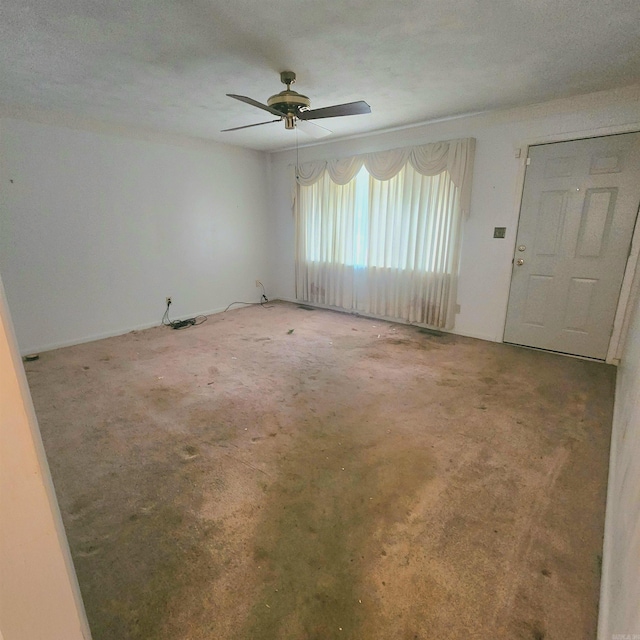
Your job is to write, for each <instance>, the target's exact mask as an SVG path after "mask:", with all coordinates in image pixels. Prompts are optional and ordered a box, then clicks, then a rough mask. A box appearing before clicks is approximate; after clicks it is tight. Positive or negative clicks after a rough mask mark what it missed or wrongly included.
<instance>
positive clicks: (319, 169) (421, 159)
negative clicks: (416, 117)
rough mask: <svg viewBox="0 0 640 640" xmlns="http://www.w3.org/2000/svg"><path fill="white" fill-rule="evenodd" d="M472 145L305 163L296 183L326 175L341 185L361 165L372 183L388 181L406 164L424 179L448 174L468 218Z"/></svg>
mask: <svg viewBox="0 0 640 640" xmlns="http://www.w3.org/2000/svg"><path fill="white" fill-rule="evenodd" d="M475 143H476V141H475V138H462V139H460V140H449V141H445V142H434V143H431V144H424V145H420V146H417V147H405V148H403V149H391V150H390V151H378V152H376V153H367V154H363V155H358V156H351V157H349V158H340V159H338V160H319V161H316V162H306V163H304V164H301V165H300V166H299V167H298V170H297V175H296V180H297V182H298V184H300V185H302V186H310V185H312V184H315V183H316V182H317V181H318V180H320V178H321V177H322V175H323V174H324V172H325V171H326V172H327V173H328V174H329V177H330V178H331V180H332V181H333V182H335V183H336V184H340V185H344V184H347V183H348V182H350V181H351V180H353V178H355V176H356V175H357V174H358V172H359V171H360V169H361V168H362V166H363V165H364V166H365V167H366V169H367V171H368V172H369V174H370V175H372V176H373V177H374V178H375V179H376V180H390V179H391V178H393V177H394V176H396V175H397V174H398V173H399V172H400V170H401V169H402V168H403V167H404V166H405V165H406V164H407V162H409V163H411V166H412V167H413V168H414V169H415V170H416V171H417V172H418V173H420V174H422V175H424V176H434V175H437V174H439V173H442V172H443V171H448V172H449V175H450V176H451V180H452V182H453V184H454V185H455V186H456V187H458V189H459V190H460V206H461V208H462V211H463V213H464V214H465V215H469V204H470V200H471V176H472V172H473V157H474V153H475V146H476V145H475Z"/></svg>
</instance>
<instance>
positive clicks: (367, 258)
mask: <svg viewBox="0 0 640 640" xmlns="http://www.w3.org/2000/svg"><path fill="white" fill-rule="evenodd" d="M463 142H467V141H463ZM444 144H453V143H439V145H428V146H427V149H428V151H427V153H426V155H425V153H424V149H425V148H424V147H423V148H417V149H419V150H420V151H421V153H422V154H423V155H416V158H417V159H415V161H414V156H413V155H412V154H414V153H415V150H400V151H399V152H398V151H396V152H387V153H389V154H393V155H388V156H383V157H382V160H381V157H380V156H381V154H376V155H375V156H374V157H373V159H372V160H371V162H367V160H369V159H370V157H365V158H357V157H356V158H352V159H347V160H344V161H336V163H342V164H336V165H334V166H333V167H331V166H329V165H326V166H319V167H318V166H313V167H311V168H310V169H309V170H308V171H307V177H306V179H305V176H304V173H305V172H304V171H302V172H301V173H302V174H303V178H302V180H300V179H299V185H298V194H297V200H296V205H297V206H296V220H297V225H296V229H297V231H296V244H297V251H296V272H297V278H296V285H297V293H296V295H297V297H298V299H300V300H304V301H307V302H315V303H319V304H325V305H331V306H336V307H341V308H343V309H348V310H356V311H361V312H364V313H370V314H373V315H379V316H384V317H389V318H396V319H402V320H406V321H409V322H420V323H424V324H428V325H432V326H438V327H450V326H451V324H452V319H453V315H454V313H453V307H454V306H455V290H456V283H457V275H458V262H459V249H460V236H461V221H462V207H461V192H462V189H461V188H460V186H458V185H457V184H456V181H454V179H453V175H452V174H454V175H457V174H456V171H455V170H453V171H449V170H448V168H452V167H451V166H450V165H451V164H452V163H451V162H449V158H448V154H449V149H448V148H446V149H445V151H446V152H447V153H444V152H443V149H442V145H444ZM469 146H471V147H473V145H469ZM458 151H460V149H459V148H458ZM466 152H467V155H468V154H469V153H471V158H472V153H473V149H472V148H471V150H469V148H468V147H467V148H466ZM425 157H426V158H428V159H429V160H432V162H431V164H429V165H428V167H427V170H426V171H425V170H424V167H423V166H422V165H421V164H420V163H421V162H422V161H424V158H425ZM434 157H435V161H433V158H434ZM457 157H458V158H459V157H460V154H459V153H458V156H457ZM443 158H444V160H445V162H443ZM423 164H425V163H424V162H423ZM470 164H471V163H470V161H469V162H467V163H465V168H464V170H463V171H462V174H463V176H466V177H467V178H468V175H469V172H470ZM414 165H418V167H419V168H420V169H421V170H418V169H416V166H414ZM434 165H435V166H434ZM381 167H382V169H383V170H382V171H381ZM447 167H448V168H447ZM332 169H333V170H332ZM434 169H435V170H434ZM438 169H440V170H439V171H438ZM372 173H373V174H374V175H372ZM459 173H460V172H459V171H458V174H459ZM387 175H388V176H389V177H387ZM458 177H459V176H458ZM459 182H460V180H458V183H459Z"/></svg>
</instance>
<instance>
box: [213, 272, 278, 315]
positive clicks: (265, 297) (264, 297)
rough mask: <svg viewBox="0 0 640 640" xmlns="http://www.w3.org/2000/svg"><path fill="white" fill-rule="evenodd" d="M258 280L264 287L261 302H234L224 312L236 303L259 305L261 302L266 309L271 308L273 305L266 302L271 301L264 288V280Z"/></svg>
mask: <svg viewBox="0 0 640 640" xmlns="http://www.w3.org/2000/svg"><path fill="white" fill-rule="evenodd" d="M256 282H257V283H258V284H259V285H260V286H261V287H262V297H261V298H260V302H240V301H238V302H232V303H231V304H230V305H229V306H228V307H227V308H226V309H225V310H224V311H223V313H226V312H227V311H229V309H230V308H231V307H233V305H234V304H246V305H247V306H253V305H257V304H259V305H260V306H261V307H264V308H265V309H271V308H272V306H273V305H269V306H267V305H265V302H269V298H267V292H266V290H265V288H264V285H263V284H262V282H260V281H259V280H256Z"/></svg>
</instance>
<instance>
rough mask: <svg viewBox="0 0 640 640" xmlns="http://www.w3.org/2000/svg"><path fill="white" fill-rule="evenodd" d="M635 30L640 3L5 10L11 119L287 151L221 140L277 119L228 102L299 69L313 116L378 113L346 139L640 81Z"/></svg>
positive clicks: (279, 139)
mask: <svg viewBox="0 0 640 640" xmlns="http://www.w3.org/2000/svg"><path fill="white" fill-rule="evenodd" d="M638 25H640V1H639V0H447V1H445V0H395V1H393V2H392V1H390V0H342V1H340V0H333V1H331V0H232V1H231V2H229V1H228V0H227V1H225V2H222V1H221V0H136V1H135V2H122V0H2V3H1V5H0V104H4V105H6V106H11V107H30V108H35V109H45V110H53V111H58V112H64V113H68V114H72V115H77V116H82V117H83V118H89V119H95V120H100V121H104V122H107V123H114V124H121V125H127V126H134V127H144V128H145V129H153V130H159V131H163V132H171V133H177V134H186V135H190V136H197V137H201V138H206V139H211V140H217V141H221V142H226V143H230V144H237V145H241V146H245V147H250V148H254V149H261V150H274V149H281V148H285V147H290V146H292V144H294V143H295V135H296V134H295V132H291V131H285V130H284V124H283V123H275V124H270V125H265V126H263V127H254V128H251V129H247V130H245V131H238V132H233V133H220V130H221V129H224V128H228V127H235V126H240V125H243V124H252V123H255V122H261V121H264V120H269V119H270V118H271V116H270V114H268V113H266V112H262V111H260V110H258V109H255V108H254V107H251V106H249V105H246V104H242V103H239V102H236V101H234V100H232V99H231V98H227V97H226V96H225V94H226V93H238V94H242V95H247V96H250V97H252V98H254V99H256V100H259V101H261V102H266V100H267V98H268V97H269V96H270V95H272V94H273V93H276V92H278V91H280V90H281V89H283V88H284V86H283V85H281V84H280V79H279V75H278V74H279V72H280V71H282V70H285V69H291V70H293V71H295V72H296V73H297V75H298V82H297V84H296V85H295V86H294V87H293V88H295V89H296V90H297V91H299V92H301V93H304V94H306V95H308V96H309V97H310V98H311V101H312V105H311V106H312V108H319V107H323V106H328V105H332V104H339V103H343V102H350V101H352V100H366V101H367V102H368V103H369V104H370V105H371V108H372V114H370V115H360V116H350V117H343V118H335V119H327V120H322V121H320V122H319V124H322V125H323V126H325V127H328V128H330V129H331V130H332V131H333V132H334V133H333V137H334V138H336V137H340V136H345V135H353V134H358V133H365V132H369V131H375V130H381V129H387V128H390V127H397V126H402V125H407V124H411V123H419V122H425V121H428V120H432V119H436V118H440V117H445V116H452V115H457V114H462V113H469V112H476V111H483V110H487V109H494V108H501V107H509V106H517V105H524V104H531V103H534V102H541V101H544V100H549V99H552V98H557V97H564V96H570V95H574V94H579V93H587V92H590V91H596V90H601V89H608V88H613V87H617V86H624V85H628V84H632V83H634V82H638V81H640V47H638ZM298 135H299V141H300V143H301V144H303V143H305V142H309V141H311V139H310V138H308V137H307V136H305V134H303V133H302V132H299V133H298ZM327 139H328V140H330V139H331V138H327Z"/></svg>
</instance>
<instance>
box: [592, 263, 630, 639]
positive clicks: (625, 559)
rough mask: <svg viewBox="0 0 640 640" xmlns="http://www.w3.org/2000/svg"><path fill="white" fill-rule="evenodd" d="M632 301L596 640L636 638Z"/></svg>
mask: <svg viewBox="0 0 640 640" xmlns="http://www.w3.org/2000/svg"><path fill="white" fill-rule="evenodd" d="M638 275H639V276H640V274H638ZM637 280H640V278H638V279H637ZM637 284H640V283H638V282H637ZM636 289H637V287H636ZM635 298H636V301H635V309H634V312H633V316H632V320H631V324H630V328H629V332H628V334H627V340H626V344H625V347H624V351H623V354H622V359H621V361H620V366H619V368H618V377H617V381H616V402H615V409H614V415H613V432H612V436H611V456H610V462H609V487H608V496H607V517H606V523H605V539H604V554H603V565H602V584H601V590H600V621H599V628H598V638H599V639H600V640H611V638H612V636H613V635H614V634H621V636H620V637H622V635H623V634H628V635H625V637H631V635H632V634H637V636H638V637H640V565H639V562H640V296H639V295H638V291H637V290H636V295H635ZM633 637H635V636H633Z"/></svg>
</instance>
